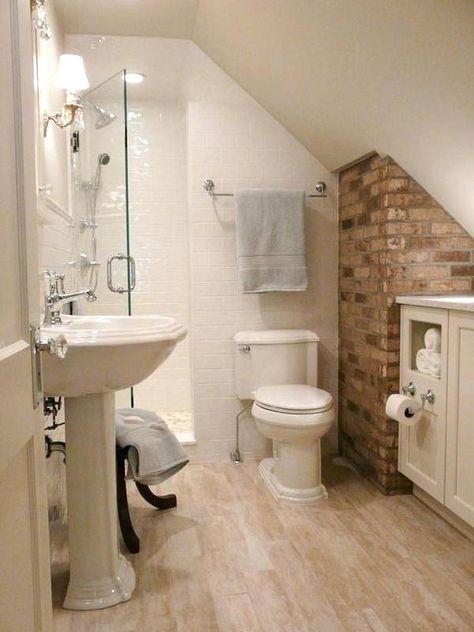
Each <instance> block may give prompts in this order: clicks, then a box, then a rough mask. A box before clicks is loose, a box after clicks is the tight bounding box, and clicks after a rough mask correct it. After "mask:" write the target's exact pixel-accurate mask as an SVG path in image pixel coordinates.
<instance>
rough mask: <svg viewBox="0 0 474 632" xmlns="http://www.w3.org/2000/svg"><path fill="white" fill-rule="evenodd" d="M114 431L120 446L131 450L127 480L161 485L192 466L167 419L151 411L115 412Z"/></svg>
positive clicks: (126, 410)
mask: <svg viewBox="0 0 474 632" xmlns="http://www.w3.org/2000/svg"><path fill="white" fill-rule="evenodd" d="M115 429H116V436H117V443H118V444H119V446H120V447H121V448H126V447H128V456H127V460H128V465H129V471H128V474H127V478H134V479H135V480H136V481H138V482H139V483H143V484H144V485H159V484H160V483H162V482H163V481H165V480H166V479H167V478H170V476H173V474H176V472H178V471H179V470H180V469H181V468H183V467H184V466H185V465H186V463H188V462H189V459H188V457H187V455H186V452H185V451H184V450H183V448H182V447H181V444H180V443H179V441H178V439H177V438H176V437H175V436H174V434H173V433H172V432H171V430H170V429H169V428H168V426H167V425H166V422H165V421H164V419H162V418H161V417H158V415H155V413H152V412H150V411H149V410H143V409H142V408H120V409H119V410H117V411H116V412H115Z"/></svg>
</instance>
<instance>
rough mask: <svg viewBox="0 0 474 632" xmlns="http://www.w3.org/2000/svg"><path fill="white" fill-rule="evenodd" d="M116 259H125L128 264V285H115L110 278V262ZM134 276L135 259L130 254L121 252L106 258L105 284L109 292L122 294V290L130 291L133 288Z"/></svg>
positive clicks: (134, 283)
mask: <svg viewBox="0 0 474 632" xmlns="http://www.w3.org/2000/svg"><path fill="white" fill-rule="evenodd" d="M115 260H117V261H127V262H128V266H129V268H128V269H129V272H130V276H129V287H128V288H126V287H122V286H119V287H115V286H114V284H113V280H112V263H113V262H114V261H115ZM135 285H136V276H135V259H134V258H133V257H132V256H131V255H124V254H123V253H122V252H119V253H117V254H116V255H112V256H110V257H109V258H108V259H107V286H108V288H109V290H110V291H111V292H116V293H118V294H123V293H124V292H132V291H133V290H134V289H135Z"/></svg>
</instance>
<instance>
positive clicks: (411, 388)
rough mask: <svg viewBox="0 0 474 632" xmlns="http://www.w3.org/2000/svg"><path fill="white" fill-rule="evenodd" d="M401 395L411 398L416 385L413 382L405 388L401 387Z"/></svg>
mask: <svg viewBox="0 0 474 632" xmlns="http://www.w3.org/2000/svg"><path fill="white" fill-rule="evenodd" d="M402 393H403V394H404V395H411V396H412V397H413V396H414V395H415V393H416V384H415V383H414V382H409V383H408V384H407V385H406V386H402Z"/></svg>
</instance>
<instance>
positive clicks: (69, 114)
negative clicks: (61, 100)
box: [43, 55, 89, 137]
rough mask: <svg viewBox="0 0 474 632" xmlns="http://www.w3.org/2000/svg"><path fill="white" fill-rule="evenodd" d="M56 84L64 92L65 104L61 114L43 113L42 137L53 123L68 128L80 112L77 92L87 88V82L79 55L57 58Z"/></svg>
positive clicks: (80, 107) (80, 106)
mask: <svg viewBox="0 0 474 632" xmlns="http://www.w3.org/2000/svg"><path fill="white" fill-rule="evenodd" d="M56 82H57V84H58V86H59V87H60V88H62V89H63V90H66V103H65V104H64V105H63V108H62V110H61V112H56V114H48V113H47V112H43V135H44V136H45V137H46V134H47V132H48V125H49V122H50V121H53V123H54V124H55V125H57V126H58V127H61V128H64V127H69V126H70V125H72V124H73V123H74V120H75V119H76V115H77V114H78V113H79V112H81V111H82V105H81V102H80V99H79V95H78V92H80V91H81V90H86V89H87V88H88V87H89V81H88V79H87V75H86V69H85V68H84V61H83V59H82V57H81V56H80V55H61V56H60V57H59V66H58V72H57V75H56Z"/></svg>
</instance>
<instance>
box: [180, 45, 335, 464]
mask: <svg viewBox="0 0 474 632" xmlns="http://www.w3.org/2000/svg"><path fill="white" fill-rule="evenodd" d="M201 55H202V53H200V57H201ZM227 80H228V81H230V80H229V79H227ZM242 101H243V100H242V99H239V102H238V103H235V104H233V103H209V102H205V101H195V102H189V103H188V109H187V129H188V134H187V143H188V151H187V158H188V181H189V229H190V242H191V313H192V367H193V380H192V381H193V394H194V411H195V432H196V439H197V446H196V448H195V452H196V455H197V456H198V457H200V458H204V457H206V458H213V459H218V458H221V457H222V455H227V454H228V453H229V451H230V450H231V449H232V448H233V446H234V441H235V415H236V414H237V413H238V412H239V410H240V409H241V408H242V406H243V405H244V404H245V402H244V403H242V402H240V401H239V400H238V399H237V398H236V397H235V388H234V372H233V352H234V348H233V343H232V338H233V335H234V334H235V332H237V331H239V330H243V329H265V328H307V329H313V330H315V331H317V332H318V333H319V335H320V336H321V345H320V354H319V369H320V371H319V376H320V377H319V385H320V386H321V387H322V388H326V389H328V390H329V391H330V392H331V393H333V395H334V396H336V392H337V388H336V364H337V361H336V353H337V322H336V318H335V314H336V310H337V304H336V299H335V293H336V287H337V243H336V242H337V216H336V208H335V195H334V194H335V182H334V178H333V176H332V175H331V174H329V173H328V172H327V171H326V170H325V169H324V168H323V167H322V165H321V164H320V163H318V161H317V160H315V158H314V157H313V156H311V155H310V154H309V152H308V151H307V150H306V149H305V148H304V147H302V146H301V145H300V144H299V143H298V142H297V141H295V139H294V138H293V137H292V136H291V135H290V134H289V133H288V132H287V131H286V130H284V129H283V128H282V127H281V126H280V125H279V124H278V123H277V122H276V121H274V119H272V117H270V116H269V114H268V113H267V112H265V111H264V110H263V109H262V108H261V107H260V106H258V105H257V104H256V103H255V102H254V101H253V100H252V99H251V98H250V97H247V99H246V102H242ZM205 178H211V179H212V180H214V182H215V185H216V191H217V192H225V193H233V192H235V191H236V190H237V189H238V188H241V187H255V188H272V187H275V188H301V189H304V190H306V191H308V192H311V190H312V188H313V187H314V184H315V183H316V182H317V181H318V180H324V181H325V182H326V183H327V184H328V187H329V197H328V198H327V199H324V200H323V199H321V200H311V201H310V200H308V204H307V211H306V228H307V251H308V265H309V273H310V288H309V291H308V292H304V293H290V292H288V293H275V294H261V295H256V294H255V295H243V294H241V293H240V291H239V285H238V270H237V259H236V245H235V212H234V200H233V198H216V199H214V200H213V199H211V198H210V197H209V196H208V195H207V193H205V192H204V191H203V190H202V180H203V179H205ZM241 427H242V436H241V449H242V452H243V454H244V456H246V455H247V456H249V455H252V456H258V455H259V454H263V453H264V452H265V451H266V450H268V444H267V443H266V442H265V440H264V439H263V438H262V437H261V435H260V434H259V433H258V431H257V430H256V428H255V426H254V423H253V421H252V419H251V417H250V416H249V415H246V416H244V417H243V421H242V426H241ZM334 430H335V429H334ZM330 440H332V442H333V443H334V442H335V432H334V431H333V433H332V434H331V436H330Z"/></svg>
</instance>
